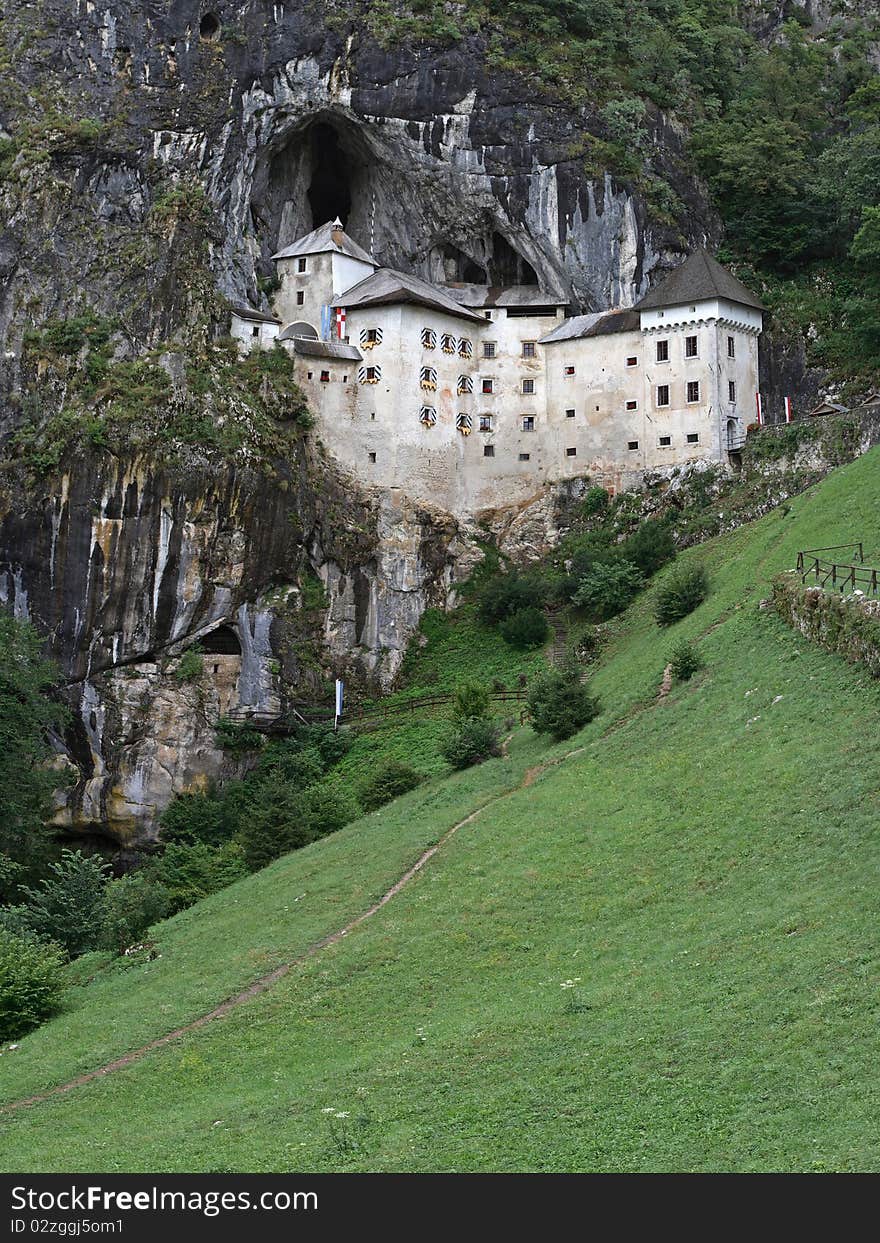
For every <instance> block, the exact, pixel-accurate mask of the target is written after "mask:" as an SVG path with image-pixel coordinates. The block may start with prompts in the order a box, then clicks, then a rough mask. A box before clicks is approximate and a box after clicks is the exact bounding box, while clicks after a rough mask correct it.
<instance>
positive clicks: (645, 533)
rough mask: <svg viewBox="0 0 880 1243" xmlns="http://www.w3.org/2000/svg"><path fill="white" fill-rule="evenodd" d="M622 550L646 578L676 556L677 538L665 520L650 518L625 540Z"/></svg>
mask: <svg viewBox="0 0 880 1243" xmlns="http://www.w3.org/2000/svg"><path fill="white" fill-rule="evenodd" d="M620 551H621V554H622V555H623V557H624V558H625V559H626V560H627V561H631V562H632V563H633V565H635V566H638V568H639V569H640V570H641V571H642V573H643V574H644V576H645V578H650V577H651V575H652V574H656V572H657V571H658V570H659V569H660V567H661V566H662V565H665V564H666V562H667V561H671V560H672V558H673V557H674V556H675V540H674V539H673V537H672V532H671V531H670V529H669V527H668V526H667V524H666V523H665V522H659V521H658V520H657V519H656V518H649V519H648V520H647V522H643V523H642V525H641V526H640V527H639V529H638V530H637V531H636V532H635V533H634V534H633V535H631V536H630V537H629V539H627V540H625V541H624V542H623V544H622V545H621V548H620Z"/></svg>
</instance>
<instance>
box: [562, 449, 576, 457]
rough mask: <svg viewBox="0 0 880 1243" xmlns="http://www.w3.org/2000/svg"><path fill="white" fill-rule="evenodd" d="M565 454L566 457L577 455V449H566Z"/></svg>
mask: <svg viewBox="0 0 880 1243" xmlns="http://www.w3.org/2000/svg"><path fill="white" fill-rule="evenodd" d="M565 456H566V457H577V449H566V450H565Z"/></svg>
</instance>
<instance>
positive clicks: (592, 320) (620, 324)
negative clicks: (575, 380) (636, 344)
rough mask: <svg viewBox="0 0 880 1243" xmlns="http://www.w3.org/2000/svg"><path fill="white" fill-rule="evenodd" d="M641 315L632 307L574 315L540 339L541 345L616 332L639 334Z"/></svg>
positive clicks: (603, 335)
mask: <svg viewBox="0 0 880 1243" xmlns="http://www.w3.org/2000/svg"><path fill="white" fill-rule="evenodd" d="M638 329H639V313H638V311H636V310H634V309H633V308H632V307H622V308H620V309H618V310H616V311H594V312H593V313H592V314H590V315H573V316H572V317H571V319H566V320H565V321H564V322H563V323H561V324H560V325H559V327H558V328H554V329H553V331H552V332H548V333H547V335H546V336H544V337H541V338H540V344H541V345H552V344H553V343H554V342H555V341H577V340H581V339H582V338H584V337H605V336H609V335H610V334H611V333H615V332H637V331H638Z"/></svg>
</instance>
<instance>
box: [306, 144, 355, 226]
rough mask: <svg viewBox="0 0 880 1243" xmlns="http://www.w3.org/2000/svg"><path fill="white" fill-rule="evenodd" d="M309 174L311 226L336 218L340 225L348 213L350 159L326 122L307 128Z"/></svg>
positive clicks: (308, 195)
mask: <svg viewBox="0 0 880 1243" xmlns="http://www.w3.org/2000/svg"><path fill="white" fill-rule="evenodd" d="M308 140H309V145H310V148H311V166H312V177H311V181H310V182H309V188H308V192H307V194H306V198H307V199H308V201H309V207H310V208H311V212H312V228H313V229H317V228H318V226H319V225H322V224H325V223H326V222H327V221H328V220H335V219H336V218H337V217H339V219H340V220H341V221H342V223H343V225H346V224H348V218H349V216H350V215H351V180H352V178H351V161H350V159H349V156H348V154H347V152H346V151H345V149H344V148H343V146H342V144H341V142H340V141H339V134H338V132H337V131H336V130H335V129H334V128H333V126H332V125H328V124H327V122H326V121H319V122H318V123H317V124H316V125H313V126H312V128H311V129H310V130H309V135H308Z"/></svg>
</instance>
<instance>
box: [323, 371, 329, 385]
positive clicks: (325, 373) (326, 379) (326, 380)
mask: <svg viewBox="0 0 880 1243" xmlns="http://www.w3.org/2000/svg"><path fill="white" fill-rule="evenodd" d="M321 383H322V384H329V383H330V372H329V371H322V372H321Z"/></svg>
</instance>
